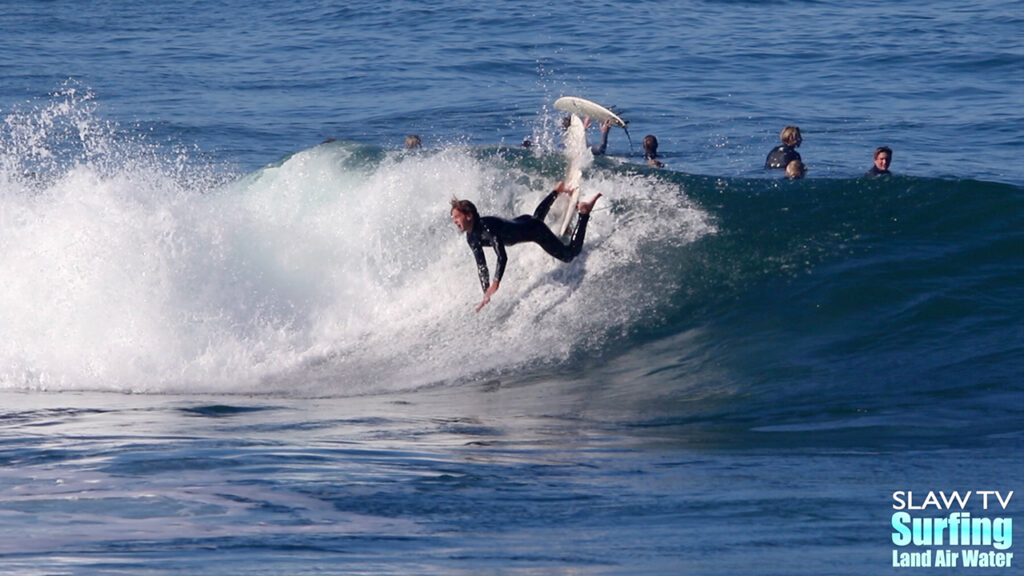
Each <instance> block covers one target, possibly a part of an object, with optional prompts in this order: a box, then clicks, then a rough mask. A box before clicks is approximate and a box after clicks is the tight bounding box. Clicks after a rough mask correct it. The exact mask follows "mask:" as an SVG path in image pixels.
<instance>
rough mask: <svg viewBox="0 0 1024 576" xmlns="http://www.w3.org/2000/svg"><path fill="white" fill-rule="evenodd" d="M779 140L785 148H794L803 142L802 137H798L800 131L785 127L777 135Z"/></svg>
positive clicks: (794, 127)
mask: <svg viewBox="0 0 1024 576" xmlns="http://www.w3.org/2000/svg"><path fill="white" fill-rule="evenodd" d="M779 139H781V140H782V143H783V144H785V145H786V146H792V147H794V148H796V147H797V146H799V145H800V143H801V142H803V141H804V137H803V136H801V135H800V129H799V128H797V127H796V126H786V127H785V128H783V129H782V132H780V133H779Z"/></svg>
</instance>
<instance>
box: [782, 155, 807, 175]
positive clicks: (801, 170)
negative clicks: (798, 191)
mask: <svg viewBox="0 0 1024 576" xmlns="http://www.w3.org/2000/svg"><path fill="white" fill-rule="evenodd" d="M806 173H807V166H804V163H803V162H801V161H799V160H792V161H790V163H789V164H786V178H789V179H790V180H796V179H798V178H803V177H804V174H806Z"/></svg>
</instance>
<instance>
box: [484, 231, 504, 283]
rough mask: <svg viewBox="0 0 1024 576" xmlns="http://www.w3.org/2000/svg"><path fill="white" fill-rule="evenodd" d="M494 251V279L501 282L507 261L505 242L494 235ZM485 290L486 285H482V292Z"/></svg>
mask: <svg viewBox="0 0 1024 576" xmlns="http://www.w3.org/2000/svg"><path fill="white" fill-rule="evenodd" d="M493 242H494V251H495V252H496V253H497V254H498V262H497V263H495V265H494V281H495V282H501V277H502V276H504V275H505V263H506V262H508V256H507V255H506V254H505V243H504V242H502V241H501V238H497V237H495V238H494V240H493ZM486 291H487V287H486V286H484V292H486Z"/></svg>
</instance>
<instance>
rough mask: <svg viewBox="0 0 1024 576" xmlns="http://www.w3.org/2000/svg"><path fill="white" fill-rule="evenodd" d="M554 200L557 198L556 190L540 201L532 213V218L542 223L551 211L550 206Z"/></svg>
mask: <svg viewBox="0 0 1024 576" xmlns="http://www.w3.org/2000/svg"><path fill="white" fill-rule="evenodd" d="M555 198H558V190H554V191H552V192H551V194H548V195H547V196H545V197H544V199H543V200H541V201H540V204H537V209H536V210H534V211H533V217H534V218H536V219H537V220H540V221H541V222H543V221H544V219H545V218H547V216H548V210H551V205H552V204H554V203H555Z"/></svg>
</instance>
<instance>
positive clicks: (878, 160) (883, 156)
mask: <svg viewBox="0 0 1024 576" xmlns="http://www.w3.org/2000/svg"><path fill="white" fill-rule="evenodd" d="M890 164H892V148H889V147H888V146H879V147H878V148H875V166H877V167H878V168H879V169H880V170H888V169H889V165H890Z"/></svg>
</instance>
